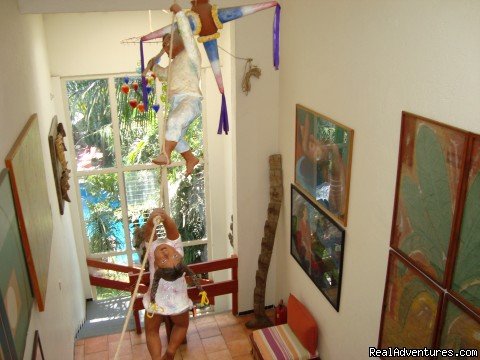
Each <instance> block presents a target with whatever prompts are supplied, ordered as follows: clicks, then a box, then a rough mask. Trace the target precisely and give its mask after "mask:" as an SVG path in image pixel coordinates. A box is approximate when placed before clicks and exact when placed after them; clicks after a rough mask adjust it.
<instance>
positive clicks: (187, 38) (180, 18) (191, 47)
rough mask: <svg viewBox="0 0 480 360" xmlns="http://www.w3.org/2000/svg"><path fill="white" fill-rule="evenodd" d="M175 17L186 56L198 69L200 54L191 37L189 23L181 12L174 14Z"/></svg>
mask: <svg viewBox="0 0 480 360" xmlns="http://www.w3.org/2000/svg"><path fill="white" fill-rule="evenodd" d="M175 17H176V19H177V26H178V31H179V33H180V36H181V37H182V40H183V46H184V47H185V50H186V51H187V53H188V56H189V57H190V59H191V60H192V61H193V63H194V64H195V65H198V67H200V62H201V58H200V52H199V50H198V46H197V43H196V41H195V39H194V37H193V32H192V28H191V23H190V22H189V20H188V18H187V16H186V15H185V13H184V12H183V11H179V12H178V13H176V15H175Z"/></svg>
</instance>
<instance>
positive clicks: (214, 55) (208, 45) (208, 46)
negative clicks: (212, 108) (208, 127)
mask: <svg viewBox="0 0 480 360" xmlns="http://www.w3.org/2000/svg"><path fill="white" fill-rule="evenodd" d="M203 46H204V47H205V51H206V52H207V56H208V60H210V65H211V66H212V70H213V74H214V75H215V80H216V81H217V86H218V90H220V93H221V94H222V109H221V111H220V121H219V123H218V131H217V133H218V134H221V133H222V131H225V133H226V134H228V130H229V126H228V113H227V102H226V100H225V90H224V88H223V78H222V71H221V69H220V61H219V57H218V46H217V40H216V39H215V40H210V41H207V42H204V43H203Z"/></svg>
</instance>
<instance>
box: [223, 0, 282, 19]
mask: <svg viewBox="0 0 480 360" xmlns="http://www.w3.org/2000/svg"><path fill="white" fill-rule="evenodd" d="M277 5H278V3H277V2H276V1H267V2H264V3H259V4H252V5H245V6H235V7H230V8H225V9H218V19H219V20H220V21H221V22H222V23H223V24H224V23H226V22H229V21H232V20H235V19H238V18H241V17H244V16H247V15H251V14H254V13H256V12H259V11H262V10H265V9H269V8H271V7H274V6H277Z"/></svg>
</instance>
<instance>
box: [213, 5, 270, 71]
mask: <svg viewBox="0 0 480 360" xmlns="http://www.w3.org/2000/svg"><path fill="white" fill-rule="evenodd" d="M274 6H275V7H276V9H275V18H274V22H273V66H275V69H277V70H278V66H279V64H280V37H279V35H280V5H279V4H278V2H276V1H267V2H264V3H259V4H253V5H245V6H237V7H231V8H226V9H218V11H217V17H218V21H220V22H221V23H222V24H224V23H226V22H229V21H232V20H236V19H238V18H241V17H244V16H247V15H250V14H254V13H256V12H258V11H262V10H265V9H269V8H271V7H274Z"/></svg>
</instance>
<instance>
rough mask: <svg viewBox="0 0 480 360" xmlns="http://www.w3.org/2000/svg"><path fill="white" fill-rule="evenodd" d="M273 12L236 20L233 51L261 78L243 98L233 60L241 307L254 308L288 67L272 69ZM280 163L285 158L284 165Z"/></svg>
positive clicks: (272, 273) (239, 67)
mask: <svg viewBox="0 0 480 360" xmlns="http://www.w3.org/2000/svg"><path fill="white" fill-rule="evenodd" d="M274 11H275V10H274V9H273V8H272V9H268V10H264V11H262V12H259V13H256V14H253V15H250V16H247V17H245V18H242V19H240V20H237V21H236V22H235V47H234V49H235V55H237V56H240V57H243V58H249V57H251V58H253V59H254V62H253V64H255V65H257V66H259V67H260V68H261V70H262V75H261V77H260V79H256V78H253V77H252V79H251V84H252V90H251V92H250V93H249V94H248V96H245V95H244V94H243V92H242V91H241V83H242V77H243V67H244V62H242V61H237V62H236V73H235V78H236V82H237V86H236V95H235V100H236V104H235V107H236V129H235V132H234V133H232V134H233V136H235V155H234V163H235V179H236V190H234V193H235V195H236V200H235V201H236V211H237V213H236V228H235V238H236V242H237V246H238V258H239V281H240V289H239V294H240V297H239V310H240V311H245V310H251V309H252V308H253V290H254V288H255V273H256V270H257V268H258V265H257V263H258V255H259V254H260V244H261V242H262V237H263V235H264V231H263V227H264V225H265V221H266V220H267V207H268V201H269V189H270V188H269V168H268V157H269V156H270V155H272V154H275V153H278V131H279V129H278V117H279V73H280V72H282V71H289V69H287V68H286V67H284V66H283V65H282V64H281V65H280V68H281V70H280V71H275V69H274V67H273V57H272V54H273V45H272V44H273V41H272V23H273V15H274ZM284 53H286V52H282V55H281V56H283V54H284ZM285 164H287V163H286V162H285V159H284V169H285ZM278 239H279V237H278V236H277V240H278ZM276 247H278V245H276V246H275V248H276ZM275 264H276V260H275V253H274V255H273V257H272V261H271V264H270V269H269V273H268V281H267V292H266V301H265V303H266V305H271V304H273V303H274V293H275V281H276V280H275V279H276V272H277V268H276V266H275Z"/></svg>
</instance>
